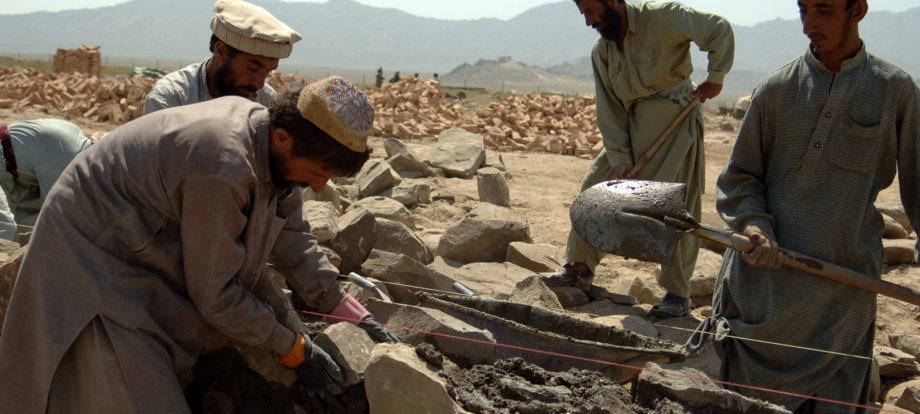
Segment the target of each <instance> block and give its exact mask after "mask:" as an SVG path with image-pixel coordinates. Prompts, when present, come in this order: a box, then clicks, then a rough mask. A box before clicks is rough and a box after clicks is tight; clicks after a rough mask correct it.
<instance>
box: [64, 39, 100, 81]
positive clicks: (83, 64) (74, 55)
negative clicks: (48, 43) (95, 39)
mask: <svg viewBox="0 0 920 414" xmlns="http://www.w3.org/2000/svg"><path fill="white" fill-rule="evenodd" d="M53 65H54V72H55V73H66V72H79V73H82V74H84V75H89V76H95V77H99V76H101V75H102V53H100V52H99V45H96V46H89V45H83V46H81V47H80V48H77V49H58V50H57V53H55V54H54V61H53Z"/></svg>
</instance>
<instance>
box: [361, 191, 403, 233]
mask: <svg viewBox="0 0 920 414" xmlns="http://www.w3.org/2000/svg"><path fill="white" fill-rule="evenodd" d="M355 208H364V209H367V211H370V212H371V214H373V215H374V217H377V218H385V219H388V220H394V221H398V222H400V223H403V224H405V225H407V226H409V227H410V228H415V219H413V218H412V213H411V212H409V209H407V208H406V206H404V205H403V204H402V203H400V202H399V201H396V200H394V199H392V198H387V197H381V196H376V197H365V198H362V199H360V200H358V201H356V202H355V203H354V204H352V205H351V207H349V208H348V211H351V210H352V209H355Z"/></svg>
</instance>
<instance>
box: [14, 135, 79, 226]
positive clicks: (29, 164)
mask: <svg viewBox="0 0 920 414" xmlns="http://www.w3.org/2000/svg"><path fill="white" fill-rule="evenodd" d="M0 144H2V146H3V153H2V157H3V161H4V163H5V164H6V169H5V170H4V171H0V186H2V187H3V193H2V194H0V197H3V198H4V200H2V201H3V202H0V238H3V239H6V240H12V241H17V239H16V230H17V228H16V227H17V226H16V225H17V224H19V225H22V226H28V227H32V226H34V225H35V220H36V219H37V218H38V211H39V209H40V208H41V206H42V203H44V201H45V196H46V195H48V190H50V189H51V186H52V185H53V184H54V182H55V181H57V179H58V177H59V176H60V175H61V171H64V168H65V167H67V165H68V164H70V161H71V160H73V158H74V157H75V156H77V154H79V153H80V152H81V151H83V150H85V149H87V148H89V146H90V145H91V144H92V142H90V140H89V139H87V138H86V136H85V135H84V134H83V131H82V130H80V127H78V126H76V125H74V124H72V123H70V122H67V121H64V120H60V119H35V120H32V121H17V122H13V123H11V124H9V125H6V126H0Z"/></svg>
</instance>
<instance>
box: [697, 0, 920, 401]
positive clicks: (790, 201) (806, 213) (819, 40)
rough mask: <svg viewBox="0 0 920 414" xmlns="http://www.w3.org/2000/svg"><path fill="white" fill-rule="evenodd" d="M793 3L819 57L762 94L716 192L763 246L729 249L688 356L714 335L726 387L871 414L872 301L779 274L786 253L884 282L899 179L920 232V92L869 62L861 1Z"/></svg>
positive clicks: (786, 271)
mask: <svg viewBox="0 0 920 414" xmlns="http://www.w3.org/2000/svg"><path fill="white" fill-rule="evenodd" d="M790 7H791V4H790ZM798 7H799V14H800V16H801V20H802V26H803V31H804V33H805V35H806V36H808V38H809V39H810V40H811V44H810V47H809V49H808V50H807V51H806V52H805V54H804V56H802V57H800V58H798V59H796V60H794V61H792V62H790V63H788V64H786V65H785V66H783V67H781V68H779V69H778V70H776V71H775V72H773V73H772V74H770V75H768V76H767V77H765V78H764V79H763V80H762V81H761V82H760V84H759V85H758V86H757V88H756V90H755V91H754V94H753V98H752V100H751V107H750V108H749V110H748V112H747V114H746V116H745V118H744V122H743V124H742V125H741V130H740V131H739V133H738V139H737V141H736V143H735V147H734V149H733V151H732V155H731V158H730V159H729V161H728V163H727V164H726V166H725V169H724V170H723V171H722V174H721V175H720V176H719V180H718V183H717V186H718V187H717V189H718V192H717V198H716V208H717V209H718V211H719V214H720V215H721V216H722V218H723V219H724V220H725V221H726V223H728V224H729V225H730V226H731V227H732V228H733V229H734V230H735V231H738V232H742V233H744V234H745V235H747V236H748V237H750V239H751V241H753V242H754V244H755V245H757V247H756V248H755V249H754V250H753V251H752V252H750V253H749V254H741V253H739V252H737V251H734V250H729V251H728V252H726V255H725V257H724V261H723V264H722V269H721V271H720V274H719V279H718V281H717V284H716V292H715V294H714V297H713V316H712V317H711V318H710V319H707V320H706V321H704V322H703V324H702V325H701V326H700V328H699V329H700V331H701V333H699V334H695V335H694V336H693V337H691V340H690V342H689V343H688V348H689V349H690V350H691V351H695V350H697V349H699V348H700V347H701V346H702V344H703V338H706V337H707V336H703V335H702V332H715V335H716V336H715V340H716V341H717V345H718V346H717V349H720V350H722V351H723V353H724V355H723V358H722V368H721V377H722V379H723V380H726V381H729V382H732V383H736V384H743V385H745V386H753V387H760V390H755V389H753V388H740V389H739V391H740V392H742V393H744V394H747V395H751V396H755V397H759V398H762V399H766V400H769V401H772V402H775V403H778V404H782V405H784V406H785V407H787V408H788V409H789V410H792V411H795V412H796V413H812V412H814V413H852V412H865V411H866V409H865V408H863V407H864V406H865V405H866V404H868V403H869V384H870V381H869V379H870V367H871V365H872V364H871V361H872V354H873V352H872V346H873V343H874V336H875V313H876V306H877V305H876V294H875V293H871V292H867V291H864V290H860V289H857V288H854V287H850V286H847V285H843V284H839V283H837V282H833V281H828V280H826V279H823V278H820V277H816V276H813V275H810V274H808V273H805V272H802V271H799V270H795V269H792V268H789V267H782V268H781V267H780V265H781V264H782V260H783V258H782V254H781V253H780V252H779V246H783V247H785V248H788V249H789V250H792V251H795V252H799V253H803V254H806V255H809V256H812V257H815V258H818V259H822V260H825V261H828V262H832V263H836V264H838V265H840V266H843V267H846V268H848V269H851V270H853V271H856V272H860V273H865V274H868V275H869V276H871V277H880V274H881V271H882V266H883V264H884V256H885V254H884V250H883V247H882V230H883V229H884V221H883V219H882V215H881V214H880V213H879V211H878V210H877V209H876V208H875V205H874V203H875V200H876V197H877V196H878V193H879V191H881V190H882V189H884V188H886V187H888V186H889V185H890V184H891V183H892V181H893V180H894V177H895V176H897V177H898V178H899V183H900V186H899V188H900V191H901V202H902V203H903V205H904V207H905V211H906V212H907V215H908V217H909V218H910V223H911V226H912V227H913V229H914V230H915V231H920V90H918V89H917V86H916V85H915V84H914V82H913V80H912V79H911V76H910V75H908V74H907V73H906V72H904V71H903V70H901V69H899V68H897V67H896V66H894V65H892V64H891V63H888V62H886V61H884V60H882V59H879V58H878V57H876V56H874V55H871V54H869V53H867V52H866V45H865V44H864V43H863V41H862V40H861V39H860V37H859V22H860V21H861V20H862V19H863V18H864V17H865V16H866V12H867V10H868V4H867V2H866V0H798ZM748 339H750V340H748ZM764 341H779V342H783V343H785V344H787V345H790V346H782V347H781V346H778V345H772V344H768V343H766V342H764ZM764 388H765V389H771V390H778V391H781V392H782V393H769V392H764V391H763V389H764ZM854 404H855V405H854ZM857 405H862V406H863V407H859V406H857Z"/></svg>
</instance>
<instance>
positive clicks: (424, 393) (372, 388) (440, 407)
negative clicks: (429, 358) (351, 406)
mask: <svg viewBox="0 0 920 414" xmlns="http://www.w3.org/2000/svg"><path fill="white" fill-rule="evenodd" d="M446 381H447V380H446V379H444V378H442V377H441V376H440V375H438V369H437V367H435V366H433V365H431V364H429V363H427V362H425V361H423V360H422V359H421V358H419V357H418V355H417V354H416V353H415V349H413V348H412V347H410V346H407V345H405V344H380V345H379V346H377V347H376V348H374V352H373V354H372V355H371V360H370V363H368V366H367V370H366V371H365V378H364V389H365V392H366V393H367V403H368V406H370V412H371V414H392V413H417V414H453V413H465V412H466V411H465V410H463V409H462V408H460V406H459V405H458V404H457V403H456V402H454V400H453V399H451V398H450V394H448V392H447V386H446Z"/></svg>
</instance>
